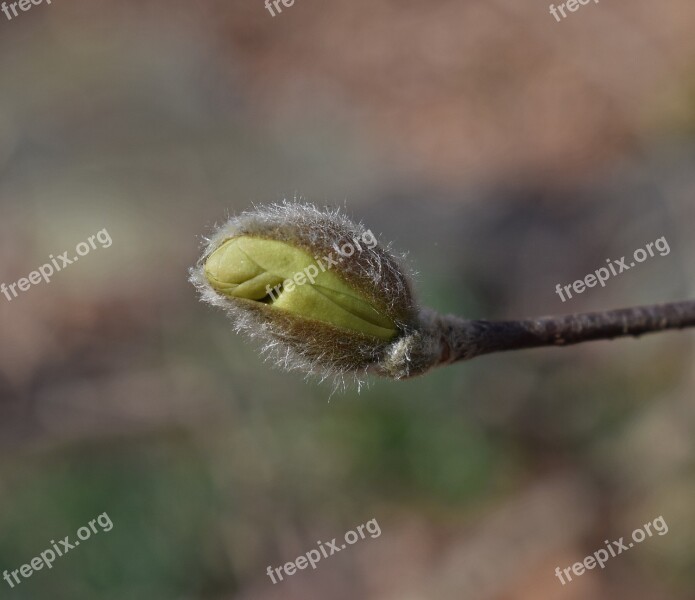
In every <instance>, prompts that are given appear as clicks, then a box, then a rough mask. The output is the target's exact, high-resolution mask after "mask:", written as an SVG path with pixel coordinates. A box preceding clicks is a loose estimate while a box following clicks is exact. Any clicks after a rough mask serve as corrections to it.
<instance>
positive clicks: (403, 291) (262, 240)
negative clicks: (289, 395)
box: [191, 201, 439, 384]
mask: <svg viewBox="0 0 695 600" xmlns="http://www.w3.org/2000/svg"><path fill="white" fill-rule="evenodd" d="M191 282H192V283H193V284H194V285H195V286H196V288H197V289H198V291H199V292H200V294H201V297H202V299H203V300H204V301H207V302H209V303H211V304H213V305H215V306H219V307H222V308H224V309H225V310H226V311H227V313H228V315H229V316H230V317H231V319H232V321H233V323H234V326H235V328H236V330H237V331H239V332H243V333H246V334H247V335H249V336H250V337H257V338H259V339H260V340H261V341H262V342H263V350H264V351H265V352H267V353H268V354H269V355H270V356H271V357H272V358H273V359H274V360H275V362H276V363H277V364H279V365H280V366H282V367H284V368H286V369H301V370H303V371H305V372H307V373H311V374H319V375H321V376H322V378H326V377H330V376H334V377H336V378H337V383H338V384H339V383H340V382H343V383H344V376H345V375H350V374H352V375H355V377H356V379H357V380H358V381H360V374H362V373H367V372H375V373H378V374H380V375H384V376H388V377H393V378H397V379H399V378H402V377H408V376H412V375H415V374H418V373H421V372H423V371H425V370H427V369H428V368H429V367H430V366H431V365H432V363H433V361H434V360H435V358H436V356H438V352H439V340H438V338H437V337H436V335H434V334H433V333H431V332H429V330H428V329H427V328H425V329H423V324H426V319H425V320H423V317H421V316H420V314H419V310H418V308H417V306H416V304H415V302H414V300H413V297H412V292H411V285H410V282H409V277H408V275H407V274H406V273H405V271H404V270H403V268H402V267H401V266H400V265H399V261H398V258H397V257H396V256H395V255H394V254H393V253H392V252H391V251H390V250H389V249H388V248H383V247H380V246H379V245H378V244H377V240H376V238H375V237H374V235H373V234H372V232H371V231H370V230H367V229H365V228H364V226H363V225H362V224H354V223H353V222H351V221H350V220H349V219H348V218H347V217H345V216H344V215H343V214H341V213H340V212H339V211H338V210H335V211H331V210H328V209H325V210H319V209H318V208H316V207H315V206H313V205H310V204H303V203H299V202H287V201H286V202H284V203H283V204H275V205H270V206H265V207H261V208H258V209H256V210H254V211H249V212H245V213H242V214H241V215H239V216H236V217H233V218H232V219H231V220H230V221H228V222H227V223H226V224H225V225H223V226H222V227H220V228H219V229H218V230H217V231H216V232H215V233H214V235H213V236H212V237H211V238H210V239H209V240H208V241H207V244H206V247H205V250H204V252H203V255H202V257H201V258H200V260H199V261H198V264H197V266H196V267H194V268H193V269H191Z"/></svg>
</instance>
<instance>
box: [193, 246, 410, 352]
mask: <svg viewBox="0 0 695 600" xmlns="http://www.w3.org/2000/svg"><path fill="white" fill-rule="evenodd" d="M333 258H335V259H336V260H339V259H340V258H341V257H340V255H338V254H337V253H336V254H335V255H334V256H333ZM322 259H323V257H318V259H315V258H314V257H312V256H310V255H309V254H308V253H307V252H306V251H304V250H302V249H300V248H296V247H294V246H292V245H290V244H288V243H285V242H279V241H276V240H266V239H261V238H254V237H246V236H244V237H238V238H232V239H230V240H227V241H226V242H224V243H223V244H222V245H221V246H220V247H219V248H217V249H216V250H215V251H214V252H212V253H211V254H210V256H209V257H208V258H207V260H206V262H205V276H206V278H207V279H208V281H209V282H210V285H211V286H212V287H213V288H214V289H215V290H217V291H218V292H220V293H222V294H225V295H227V296H231V297H236V298H246V299H248V300H262V301H263V302H265V303H267V304H268V306H269V307H272V308H274V309H280V310H286V311H289V312H291V313H293V314H297V315H300V316H304V317H306V318H308V319H314V320H317V321H322V322H325V323H329V324H331V325H334V326H336V327H340V328H344V329H349V330H353V331H358V332H360V333H364V334H366V335H370V336H373V337H376V338H379V339H383V340H389V339H391V338H393V337H394V336H395V335H396V333H397V329H396V326H395V324H394V322H393V321H392V320H391V319H390V318H389V317H387V316H386V315H385V314H383V313H382V312H380V311H378V310H377V309H376V308H374V307H373V306H372V305H371V304H370V303H369V302H367V301H366V300H365V299H364V298H362V297H361V294H360V293H359V292H358V291H357V290H355V289H353V288H352V287H351V286H350V285H348V284H347V283H346V282H345V281H343V280H342V279H341V278H340V277H339V276H338V275H337V273H336V272H335V271H332V270H330V265H329V264H328V261H322ZM320 260H321V261H322V263H319V261H320ZM343 260H349V258H344V259H343ZM321 264H322V266H323V269H324V270H322V269H321V267H320V265H321ZM339 268H340V265H339V263H338V265H336V266H333V269H339ZM289 280H293V281H292V283H289ZM297 281H300V283H299V284H298V283H296V282H297ZM288 283H289V285H288ZM276 286H279V287H276ZM273 288H275V289H274V290H273ZM269 291H270V293H269Z"/></svg>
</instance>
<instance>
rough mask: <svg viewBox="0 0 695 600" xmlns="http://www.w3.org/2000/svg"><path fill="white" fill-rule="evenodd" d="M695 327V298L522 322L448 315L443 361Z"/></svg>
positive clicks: (444, 327)
mask: <svg viewBox="0 0 695 600" xmlns="http://www.w3.org/2000/svg"><path fill="white" fill-rule="evenodd" d="M693 326H695V300H688V301H685V302H674V303H670V304H656V305H652V306H639V307H635V308H623V309H618V310H609V311H603V312H594V313H583V314H574V315H566V316H561V317H540V318H538V319H525V320H521V321H477V320H464V319H460V318H458V317H443V318H442V320H441V322H440V327H441V330H442V357H441V362H442V363H452V362H457V361H459V360H466V359H470V358H474V357H476V356H480V355H482V354H490V353H491V352H503V351H506V350H521V349H524V348H539V347H542V346H568V345H570V344H581V343H582V342H589V341H593V340H611V339H614V338H617V337H626V336H634V337H637V336H640V335H643V334H645V333H655V332H658V331H665V330H668V329H683V328H686V327H693Z"/></svg>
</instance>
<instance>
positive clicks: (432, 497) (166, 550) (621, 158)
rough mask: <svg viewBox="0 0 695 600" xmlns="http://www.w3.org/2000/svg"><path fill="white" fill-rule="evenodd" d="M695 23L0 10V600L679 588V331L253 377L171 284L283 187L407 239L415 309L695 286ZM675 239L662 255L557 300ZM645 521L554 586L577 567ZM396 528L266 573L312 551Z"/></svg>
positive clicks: (501, 599) (689, 406)
mask: <svg viewBox="0 0 695 600" xmlns="http://www.w3.org/2000/svg"><path fill="white" fill-rule="evenodd" d="M694 19H695V5H693V3H692V2H690V1H688V0H664V1H662V2H658V3H656V2H649V1H647V0H631V1H630V2H628V3H618V2H609V1H607V0H606V1H605V2H601V3H599V4H594V3H590V4H589V5H587V6H583V7H581V8H580V10H579V11H577V12H576V13H573V14H571V16H570V17H569V18H568V19H566V20H565V21H563V22H561V23H556V22H555V20H554V19H553V18H552V16H551V15H550V14H549V12H548V6H547V4H546V3H545V2H544V1H541V0H531V1H528V2H518V1H517V0H430V1H429V2H414V1H406V0H400V1H398V2H396V1H394V0H369V1H367V0H350V1H347V0H333V1H331V2H325V1H322V0H296V2H295V4H294V6H292V7H291V8H285V9H283V12H282V14H280V15H277V16H276V17H271V16H270V14H269V13H268V12H267V11H266V10H265V8H264V6H263V2H262V1H261V0H232V1H231V2H230V1H229V0H224V1H222V0H220V1H213V0H203V1H202V2H196V3H193V2H180V1H178V0H169V1H168V2H164V1H163V0H161V1H156V0H150V1H148V2H132V1H119V2H115V1H114V0H110V1H104V0H90V2H87V1H86V0H84V1H77V0H74V1H73V0H54V1H53V3H52V4H51V5H48V4H46V3H43V4H40V5H36V6H33V7H32V8H31V10H30V11H28V12H26V13H20V15H19V17H17V18H15V19H13V20H12V21H8V20H6V19H5V17H4V16H3V15H2V14H0V82H1V84H0V86H1V91H0V173H1V175H0V211H1V212H0V215H1V216H0V249H1V250H0V281H4V282H6V283H8V284H9V283H11V282H15V281H17V280H18V279H19V278H20V277H24V276H26V275H27V274H28V273H29V272H30V271H33V270H35V269H36V268H37V267H39V266H40V265H42V264H43V263H44V262H46V259H47V257H48V255H49V254H54V255H57V254H60V253H62V252H63V251H64V250H71V249H72V248H74V247H75V245H76V244H78V243H79V242H81V241H84V240H86V238H87V237H88V236H90V235H93V234H95V233H96V232H97V231H99V230H101V229H103V228H106V229H107V230H108V232H109V234H110V235H111V237H112V239H113V245H112V246H111V247H110V248H99V249H97V250H93V251H92V252H91V253H90V254H89V255H88V256H86V257H85V258H83V259H82V260H81V262H79V263H78V264H75V265H72V266H70V267H68V268H67V269H66V270H65V271H64V272H61V273H59V274H57V275H56V276H55V277H54V280H53V281H52V282H51V283H50V284H49V285H46V284H41V285H38V286H34V287H32V288H31V289H30V290H29V291H28V292H25V293H22V294H21V295H20V297H19V298H17V299H15V300H13V301H12V302H8V301H6V299H5V298H4V297H3V296H0V340H1V343H0V569H1V570H4V569H9V570H13V569H17V568H19V567H20V566H21V565H22V564H25V563H27V562H29V560H30V559H31V558H32V557H34V556H36V555H38V554H39V553H40V552H41V551H43V550H44V549H45V548H47V547H49V541H50V540H52V539H62V538H63V537H64V536H66V535H70V536H71V537H72V538H74V537H75V532H76V530H77V529H78V528H79V527H80V526H82V525H85V524H86V523H87V522H88V521H89V520H90V519H93V518H95V517H96V515H98V514H101V513H103V512H107V513H108V515H109V516H110V517H111V519H112V521H113V523H114V528H113V530H111V531H110V532H108V533H101V534H99V535H98V536H94V537H93V538H92V539H90V540H89V541H88V542H85V543H84V545H82V546H81V547H80V548H78V549H76V550H74V551H72V552H71V553H70V554H68V555H67V556H65V557H63V558H60V559H58V560H57V561H56V563H55V564H54V568H53V569H52V570H50V571H47V570H45V569H44V570H42V571H40V572H37V573H35V574H34V575H33V576H32V577H31V578H30V579H28V580H24V581H23V583H22V584H21V585H19V586H17V587H16V588H14V589H10V588H9V586H7V584H6V583H5V582H4V581H0V597H2V598H16V599H31V600H35V599H43V598H51V599H52V600H62V599H66V600H68V599H69V600H82V599H84V600H95V599H99V600H101V599H104V600H124V599H128V600H139V599H143V600H145V599H146V600H159V599H162V600H178V599H181V600H184V599H206V600H227V599H240V600H250V599H257V600H275V599H283V600H295V599H296V600H314V599H316V600H319V599H321V600H323V599H331V600H343V599H345V600H348V599H349V600H354V599H360V600H377V599H378V600H404V599H405V600H448V599H460V598H465V599H466V600H483V599H485V600H487V599H490V600H525V599H534V600H541V599H544V598H547V599H553V600H565V599H567V600H574V599H582V600H584V599H587V600H589V599H590V600H602V599H609V598H610V599H630V600H651V599H654V600H663V598H669V599H670V600H685V599H693V598H695V568H694V567H695V542H694V540H695V501H694V499H695V475H694V474H695V460H694V459H695V442H694V440H695V437H694V436H693V427H694V425H695V406H694V404H693V397H694V393H695V374H694V372H693V341H694V339H693V334H692V333H666V334H660V335H655V336H648V337H646V338H643V339H641V340H639V341H633V340H624V341H615V342H600V343H593V344H588V345H585V346H580V347H574V348H567V349H547V350H534V351H526V352H515V353H510V354H507V355H504V354H502V355H494V356H488V357H483V358H480V359H477V360H475V361H473V362H471V363H467V364H459V365H456V366H453V367H448V368H446V369H442V370H440V371H437V372H433V373H431V374H429V375H427V376H426V377H422V378H420V379H415V380H412V381H407V382H390V381H377V380H374V381H372V382H371V385H370V387H369V388H368V389H366V390H363V391H362V393H361V394H357V393H356V392H355V391H349V392H346V393H338V394H335V395H333V396H331V388H330V386H328V385H319V384H317V383H315V382H312V381H305V380H304V379H303V378H302V376H301V375H298V374H287V373H283V372H280V371H277V370H273V369H272V368H271V367H270V365H268V364H264V363H263V361H262V360H261V359H260V358H259V357H258V355H257V353H256V351H255V348H254V347H253V346H252V345H250V344H248V343H246V342H245V341H244V340H242V339H240V338H239V337H237V336H235V335H234V334H233V333H232V332H231V330H230V327H229V323H228V322H227V321H226V320H225V318H224V316H223V315H222V314H221V313H220V312H218V311H215V310H213V309H211V308H209V307H207V306H204V305H202V304H200V303H199V302H198V301H197V299H196V297H195V294H194V290H193V288H192V287H191V285H190V284H188V283H187V281H186V278H187V269H188V267H189V266H191V265H192V264H193V263H194V262H195V260H196V258H197V255H198V252H199V246H200V242H201V236H202V235H204V234H205V233H207V232H209V231H211V228H212V227H213V226H214V224H215V223H220V222H222V221H223V220H224V219H225V218H226V216H227V215H228V214H231V213H235V212H237V211H240V210H243V209H246V208H249V207H250V206H251V205H252V203H263V202H270V201H279V200H281V199H282V198H284V197H294V196H295V195H297V196H302V197H304V198H306V199H308V200H310V201H313V202H315V203H317V204H320V205H329V206H340V207H342V209H344V210H345V211H346V213H347V214H349V215H351V216H353V217H354V218H356V219H363V220H364V221H365V223H366V224H367V225H368V227H369V228H370V229H371V230H372V231H373V232H375V233H376V234H378V236H379V237H380V239H381V241H383V242H389V241H392V242H393V243H394V247H395V248H396V249H398V250H402V251H408V253H409V257H408V260H409V261H410V263H411V264H412V266H413V267H414V268H415V269H416V270H417V271H418V276H417V288H418V291H419V296H420V299H421V300H422V302H423V303H425V304H428V305H430V306H432V307H434V308H436V309H438V310H440V311H445V312H446V311H450V312H455V313H459V314H462V315H464V316H469V317H479V318H515V317H522V316H536V315H541V314H557V313H564V312H574V311H584V310H600V309H607V308H616V307H622V306H630V305H637V304H642V303H651V302H659V301H670V300H681V299H686V298H693V297H695V266H694V265H695V262H693V261H692V260H691V258H692V257H693V253H694V250H695V247H694V245H695V242H694V240H693V224H694V223H695V203H694V202H693V199H694V198H695V169H693V164H694V161H695V38H693V35H692V29H693V20H694ZM661 236H666V239H667V240H668V242H669V245H670V248H671V253H670V254H669V255H668V256H666V257H658V256H657V257H656V258H654V259H650V260H648V261H647V262H645V263H643V264H642V265H641V266H639V268H635V269H633V270H630V271H629V272H627V273H623V274H622V275H620V276H619V277H616V278H613V279H611V280H610V281H609V282H608V285H607V286H606V287H605V288H603V289H601V288H598V289H596V288H594V289H592V290H588V291H587V292H585V293H584V294H582V295H581V296H578V297H576V298H574V299H572V300H571V301H569V302H567V303H565V304H563V303H562V302H561V301H560V299H559V298H558V296H557V295H556V294H555V291H554V289H555V285H556V284H557V283H562V284H567V283H571V282H572V281H574V280H576V279H579V278H582V277H584V275H585V274H587V273H589V272H592V271H594V270H595V269H597V268H598V267H600V266H602V265H603V264H604V262H605V259H606V258H619V257H621V256H623V255H629V254H631V253H632V252H633V251H634V249H636V248H639V247H643V246H644V245H646V244H647V243H648V242H651V241H653V240H655V239H657V238H659V237H661ZM659 515H663V517H664V519H665V521H666V522H667V524H668V526H669V533H668V534H667V535H665V536H663V537H656V536H655V537H654V538H648V539H647V540H646V541H645V542H644V543H642V544H641V545H639V546H636V547H635V548H634V549H632V550H630V551H629V552H628V553H624V554H622V555H621V556H619V557H617V558H615V559H612V560H611V561H610V562H609V563H608V564H607V565H606V568H605V569H604V570H602V571H600V570H594V571H590V572H587V573H586V574H585V575H583V576H582V577H580V578H578V579H576V580H575V581H573V582H572V583H570V584H568V585H566V586H564V587H563V586H562V585H561V584H560V583H559V582H558V580H557V579H556V578H555V576H554V570H555V567H557V566H559V567H561V568H564V567H566V566H569V565H571V564H573V563H575V562H577V561H580V560H582V559H583V558H584V556H585V555H587V554H590V553H593V552H594V551H595V550H596V549H598V548H601V547H603V546H604V540H606V539H609V540H614V539H618V538H620V537H622V536H626V537H627V536H629V535H630V534H631V532H632V531H633V529H635V528H637V527H640V526H642V525H643V524H644V523H647V522H651V521H652V520H653V519H655V518H656V517H657V516H659ZM373 518H376V519H377V521H378V523H379V525H380V527H381V530H382V534H381V536H380V537H379V538H377V539H370V538H367V539H366V540H364V541H361V542H359V543H358V544H356V545H354V546H352V547H350V548H349V550H346V551H345V552H341V553H340V554H338V555H335V556H332V557H330V558H328V559H325V560H323V561H322V562H320V563H319V565H318V568H317V569H316V570H315V571H311V570H308V571H301V572H298V573H297V574H296V575H294V576H292V577H290V578H287V579H286V581H284V582H282V583H280V584H278V585H273V584H272V582H271V581H270V579H269V578H268V577H267V576H266V568H267V566H268V565H272V566H279V565H282V564H284V563H286V562H287V561H290V560H293V559H294V558H295V557H297V556H299V555H300V554H304V553H305V552H307V551H309V550H311V549H312V548H314V547H315V546H316V541H317V540H323V541H326V540H330V539H332V538H334V537H338V538H340V537H342V535H343V534H344V533H345V531H347V530H349V529H353V528H355V527H356V526H357V525H359V524H361V523H364V522H366V521H368V520H370V519H373Z"/></svg>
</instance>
